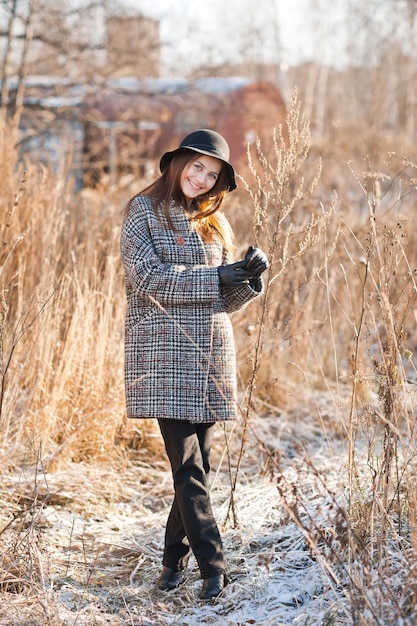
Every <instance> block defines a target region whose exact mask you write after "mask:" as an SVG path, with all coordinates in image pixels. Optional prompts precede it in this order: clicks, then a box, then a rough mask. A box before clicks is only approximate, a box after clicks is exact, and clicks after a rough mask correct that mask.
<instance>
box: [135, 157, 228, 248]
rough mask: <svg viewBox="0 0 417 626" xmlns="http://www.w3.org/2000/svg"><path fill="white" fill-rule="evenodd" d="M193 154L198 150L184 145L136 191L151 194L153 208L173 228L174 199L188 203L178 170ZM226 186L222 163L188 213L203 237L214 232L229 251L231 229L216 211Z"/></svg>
mask: <svg viewBox="0 0 417 626" xmlns="http://www.w3.org/2000/svg"><path fill="white" fill-rule="evenodd" d="M196 158H198V153H197V152H194V151H193V150H188V149H184V150H183V151H180V152H178V153H177V154H175V155H174V156H173V158H172V159H171V161H170V163H169V165H168V167H167V169H166V170H165V171H164V172H163V173H162V175H161V176H160V177H159V178H157V179H156V180H155V181H154V182H153V183H151V184H150V185H149V186H148V187H146V188H145V189H143V190H142V191H140V192H139V193H138V194H137V195H139V196H148V197H149V198H151V200H152V203H153V206H154V209H155V211H156V212H157V213H158V212H160V213H162V214H163V215H164V216H165V218H166V220H167V222H168V224H169V225H170V227H171V228H172V230H175V227H174V225H173V222H172V218H171V209H172V205H173V203H174V206H183V207H187V204H188V201H187V198H186V197H185V196H184V194H183V192H182V189H181V174H182V172H183V170H184V168H185V167H187V165H188V164H189V163H191V162H192V161H195V160H196ZM228 190H229V179H228V176H227V172H226V170H225V167H222V168H221V170H220V173H219V176H218V177H217V180H216V183H215V185H214V186H213V187H212V189H210V191H209V192H208V193H207V194H203V195H201V196H199V197H198V199H196V200H194V201H193V202H192V208H193V209H194V210H195V213H194V214H193V215H192V216H191V220H192V221H193V223H194V226H195V228H196V230H197V231H198V233H199V234H200V236H201V237H202V238H203V240H204V241H212V240H213V238H214V236H215V233H217V235H218V236H219V237H220V239H221V240H222V242H223V244H224V245H225V247H226V249H227V250H228V251H229V252H232V251H233V233H232V230H231V228H230V225H229V222H228V221H227V220H226V218H225V217H224V216H223V215H221V214H219V215H216V213H217V211H218V210H219V209H220V206H221V204H222V202H223V199H224V197H225V196H226V194H227V192H228ZM135 197H136V196H135ZM132 199H133V198H132ZM130 204H131V201H130V202H129V203H128V205H127V212H128V211H129V209H130Z"/></svg>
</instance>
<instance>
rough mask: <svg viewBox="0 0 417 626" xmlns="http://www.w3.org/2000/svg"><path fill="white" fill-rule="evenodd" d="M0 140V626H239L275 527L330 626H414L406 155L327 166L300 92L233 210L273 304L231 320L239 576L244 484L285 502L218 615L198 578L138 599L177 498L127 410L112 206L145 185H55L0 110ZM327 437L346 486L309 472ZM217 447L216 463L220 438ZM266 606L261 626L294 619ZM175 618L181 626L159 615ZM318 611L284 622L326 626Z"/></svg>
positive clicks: (228, 495)
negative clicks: (258, 259) (316, 574)
mask: <svg viewBox="0 0 417 626" xmlns="http://www.w3.org/2000/svg"><path fill="white" fill-rule="evenodd" d="M0 134H1V136H0V162H1V164H2V168H1V172H2V174H1V177H2V184H1V192H0V203H1V209H2V214H3V215H4V216H5V219H4V220H3V221H2V223H1V225H0V232H1V251H0V290H1V297H0V383H1V387H0V394H1V396H0V420H1V422H0V423H1V426H0V427H1V441H2V444H1V450H0V457H1V460H2V462H3V468H4V475H3V482H2V485H1V486H0V498H1V504H2V509H1V510H2V514H1V530H0V533H1V534H0V541H1V545H2V549H1V557H0V595H1V597H2V600H3V603H2V609H1V611H0V623H4V624H6V623H7V624H16V625H17V624H26V625H29V624H33V626H35V625H36V626H37V625H38V624H51V625H53V624H58V623H59V624H71V625H72V624H74V625H75V624H84V623H85V624H96V623H97V624H99V623H100V624H101V623H103V624H104V623H112V624H119V623H123V624H148V623H149V624H150V623H152V624H168V623H181V624H194V623H195V624H197V623H212V622H211V621H210V619H212V617H213V616H214V618H215V619H217V622H216V623H224V624H228V623H233V622H230V621H228V620H229V617H230V619H232V620H233V615H235V616H237V615H240V616H241V617H239V619H241V620H242V623H248V624H249V623H263V624H267V623H268V622H267V621H265V620H266V619H267V618H266V617H263V618H262V619H263V620H264V621H263V622H256V621H250V620H251V619H252V618H251V617H250V615H249V614H248V613H247V612H246V613H245V611H244V610H243V608H242V606H243V604H242V602H243V600H242V598H243V597H245V598H246V596H247V592H248V589H250V592H249V593H250V594H252V595H251V598H250V600H251V601H253V600H254V598H256V597H257V594H258V596H259V595H261V596H262V593H261V591H262V584H264V585H266V584H267V582H266V581H267V580H269V579H268V576H267V574H266V573H265V572H268V571H270V572H273V573H274V576H275V575H276V578H274V581H275V583H274V584H278V583H277V581H278V580H280V579H279V575H280V574H279V571H280V570H279V568H280V567H281V565H282V563H280V561H279V556H277V553H276V551H275V548H274V545H273V544H274V541H278V539H277V537H276V534H274V533H278V532H281V531H282V532H284V529H285V532H286V533H288V532H289V533H290V534H291V533H292V535H291V536H292V537H293V538H294V541H295V542H297V541H301V540H302V541H303V542H304V543H303V546H304V547H303V550H304V552H305V555H306V554H308V555H309V556H308V558H309V559H311V560H308V564H306V566H305V567H306V571H307V569H308V568H309V567H310V566H312V563H314V564H317V567H318V570H317V571H320V572H322V576H323V577H324V578H323V579H322V581H321V583H320V584H323V585H324V583H323V581H325V585H327V587H326V589H327V591H326V590H325V589H324V587H323V589H322V591H321V596H320V597H321V598H322V600H323V606H325V608H324V609H323V612H322V613H320V612H317V611H315V609H313V612H314V615H315V616H316V617H317V615H321V618H320V619H322V622H321V623H322V624H328V626H330V625H331V624H350V623H351V624H355V625H362V624H363V625H365V624H373V623H376V624H384V625H385V624H397V623H399V620H402V623H404V624H411V623H413V618H414V617H415V596H416V591H415V590H416V586H417V578H416V572H415V565H414V564H415V550H416V542H417V539H416V529H415V523H416V515H415V506H416V499H417V494H416V489H415V485H414V483H415V479H414V476H415V464H416V459H415V448H416V445H415V444H416V441H415V430H414V422H415V406H416V400H415V383H416V380H417V378H416V376H415V363H414V356H413V354H414V351H415V347H416V341H417V337H416V332H415V321H416V317H415V315H416V314H415V310H416V307H415V304H416V303H415V298H416V293H417V290H416V281H415V275H416V274H415V272H416V268H417V245H416V243H417V242H416V234H415V228H414V219H415V218H414V211H415V209H414V202H415V192H416V180H417V177H416V165H415V164H414V163H412V162H410V161H409V160H407V159H403V158H401V157H399V156H397V155H395V154H392V153H391V154H389V155H386V156H385V155H384V157H382V156H381V157H380V159H379V161H378V163H370V162H369V161H368V160H366V159H365V160H363V162H361V161H359V160H358V159H357V160H356V162H351V163H350V164H349V165H343V164H342V161H341V160H340V168H339V171H338V172H337V173H335V168H334V164H333V166H332V168H329V169H331V172H330V174H329V172H328V170H327V169H326V163H328V161H327V156H326V159H325V160H324V162H323V167H322V165H321V163H320V160H319V159H318V158H316V157H314V152H315V150H316V149H315V148H314V149H312V148H311V138H310V133H309V128H308V123H307V122H306V120H305V119H304V118H303V116H302V113H301V107H300V103H299V101H298V99H297V97H296V95H294V98H293V101H292V105H291V109H290V112H289V117H288V127H287V128H286V129H285V131H284V136H285V140H284V139H283V136H282V135H281V134H280V132H279V130H278V129H277V130H276V133H275V135H274V150H273V152H272V154H271V153H268V155H265V154H264V153H263V146H262V145H260V144H258V146H257V148H256V153H251V155H250V164H251V168H252V174H251V178H250V179H248V180H246V181H242V183H241V185H240V189H241V191H240V195H239V196H238V197H236V199H233V198H232V197H231V198H230V203H229V205H228V207H227V209H226V210H227V214H228V215H229V216H230V218H231V221H232V222H233V225H234V229H235V231H236V233H237V244H238V249H239V251H240V250H242V251H243V250H244V249H245V248H246V246H247V245H248V244H249V243H252V239H253V237H254V238H255V239H256V240H257V242H258V243H259V245H260V246H261V247H263V248H264V249H265V250H266V251H267V252H268V255H269V258H270V260H271V264H272V268H271V270H270V272H269V274H268V280H267V288H266V292H265V297H264V298H263V299H262V301H260V302H258V303H257V304H254V305H251V307H249V309H247V310H246V311H244V312H241V313H239V314H237V315H235V317H234V326H235V333H236V343H237V347H238V366H239V380H240V387H241V392H242V419H241V420H239V422H238V424H237V425H236V427H235V429H234V431H233V433H231V434H230V437H229V446H231V448H230V450H229V452H230V459H229V460H230V464H231V470H232V471H231V479H232V480H231V485H229V486H228V485H227V481H226V478H225V477H223V479H224V482H223V487H222V488H218V489H219V491H218V500H217V504H218V506H219V508H220V509H221V511H222V514H224V518H225V519H228V521H229V522H230V521H233V524H232V526H233V528H231V527H227V530H226V532H227V533H228V534H227V542H228V545H229V546H230V550H231V552H232V553H234V554H236V555H237V556H236V561H235V562H234V566H235V569H236V571H238V570H239V562H238V561H239V558H241V563H243V562H244V561H245V559H247V558H248V556H247V555H248V554H249V553H250V550H247V551H246V552H244V551H243V552H242V550H241V548H242V545H246V546H247V545H248V542H249V543H250V541H251V540H250V539H249V538H248V536H247V535H245V532H246V531H245V523H247V518H246V517H245V513H243V512H244V511H245V510H246V509H248V510H249V508H250V507H249V504H250V503H249V502H248V501H247V500H245V498H244V497H243V496H242V485H245V484H246V485H248V494H249V498H252V499H253V501H254V502H255V501H256V502H257V505H256V506H257V510H258V512H259V511H260V510H261V509H262V503H259V501H258V500H256V486H257V485H258V487H259V489H264V487H265V481H266V476H268V477H269V479H270V480H271V481H272V482H271V483H269V488H272V489H273V490H274V494H275V498H276V502H275V503H274V504H271V502H272V497H271V495H270V491H268V490H266V487H265V490H266V491H262V493H263V494H265V498H267V499H266V503H267V504H266V509H267V510H268V511H265V515H266V517H267V518H268V520H267V523H265V524H264V525H263V526H262V531H260V535H259V536H258V537H257V539H256V542H257V543H256V542H255V543H256V545H257V546H258V548H256V547H254V548H253V555H254V556H253V560H252V561H250V563H249V565H248V569H247V570H245V572H246V573H245V574H244V584H243V583H242V584H240V583H239V576H238V577H237V579H236V584H235V585H234V586H233V588H232V589H231V591H230V593H229V595H228V598H229V600H227V601H226V602H225V604H224V605H222V606H223V608H217V609H213V611H214V613H213V611H212V613H211V614H210V612H209V611H207V610H206V609H202V607H201V606H199V605H198V603H197V604H196V601H195V597H194V595H193V594H194V591H195V588H196V586H197V584H198V583H197V580H196V579H195V580H194V582H193V583H192V584H191V587H190V589H189V590H188V591H187V590H184V593H183V594H182V595H180V596H178V597H177V596H175V597H174V596H173V597H172V598H171V597H169V599H166V598H163V597H160V596H158V597H155V596H154V595H153V592H152V593H151V592H150V589H151V584H152V580H153V578H154V576H155V574H156V572H157V569H158V567H159V558H160V534H161V532H162V526H163V522H164V514H165V510H166V508H167V506H168V504H169V499H170V489H171V487H170V484H168V482H167V480H168V479H167V467H166V463H165V461H164V460H163V459H164V457H163V454H162V447H161V442H160V439H159V437H158V436H157V435H156V433H155V426H154V424H153V423H152V422H150V423H147V422H141V423H140V424H134V423H127V421H126V420H125V414H124V397H123V320H124V307H125V302H124V289H123V276H122V268H121V263H120V260H119V251H118V238H119V232H120V223H121V211H122V207H123V204H124V202H125V201H126V199H127V197H128V196H129V195H130V194H131V193H133V192H134V191H136V189H137V188H140V185H138V187H137V188H136V189H135V190H129V189H125V190H121V189H119V190H117V189H116V190H114V189H113V190H111V189H107V188H104V187H103V188H102V189H97V190H95V191H94V192H90V191H88V190H84V191H83V192H81V193H79V194H76V193H74V190H73V189H72V187H71V180H70V179H69V178H67V177H66V176H64V175H63V174H62V173H61V174H57V173H54V172H53V171H52V169H51V168H50V167H48V166H46V165H44V166H41V165H39V164H36V163H34V162H30V161H29V160H28V161H25V162H19V159H18V154H17V148H16V145H17V129H16V124H14V123H13V122H11V123H10V122H9V123H7V124H6V123H5V122H4V120H3V121H2V123H1V128H0ZM355 156H356V155H355ZM349 158H350V155H343V159H344V160H345V161H347V160H348V159H349ZM62 171H64V172H65V171H66V168H65V165H64V166H63V170H62ZM336 175H337V177H338V179H337V185H335V186H337V188H338V194H337V196H336V195H334V194H333V193H332V186H333V185H332V184H331V183H330V177H331V180H332V181H334V179H335V176H336ZM245 189H246V190H245ZM252 233H253V235H252ZM261 416H263V418H262V417H261ZM271 417H273V419H271ZM300 432H304V434H305V433H306V432H308V433H309V434H308V436H307V443H309V445H308V446H307V447H306V436H304V437H303V438H302V442H300V441H298V443H297V440H298V437H299V434H300ZM311 442H314V446H313V447H311V445H310V443H311ZM321 446H322V447H324V449H325V450H327V451H329V454H330V451H331V450H332V449H333V447H334V446H338V447H339V453H338V456H337V457H332V458H333V461H334V463H336V465H338V468H337V469H338V471H339V474H338V477H337V479H336V477H335V476H333V475H332V478H331V480H330V478H329V476H330V468H327V469H326V467H327V466H326V464H325V463H323V459H322V458H321V457H320V455H319V457H320V460H319V461H317V458H318V457H317V456H315V455H317V451H318V448H320V447H321ZM215 453H216V455H217V460H218V463H219V466H220V467H221V468H224V467H225V465H227V456H228V453H227V450H226V448H225V444H224V441H223V440H222V439H219V441H218V442H217V447H216V450H215ZM296 468H298V469H297V471H296ZM331 469H332V470H333V469H336V468H334V467H332V468H331ZM219 471H220V470H219ZM221 471H222V470H221ZM326 472H327V473H326ZM252 474H253V476H252ZM138 476H139V481H138ZM303 477H304V478H306V480H307V482H308V485H309V488H308V489H303V488H302V483H301V482H300V481H301V480H303ZM307 477H308V478H307ZM267 492H268V496H266V493H267ZM270 497H271V499H269V498H270ZM312 502H314V505H312V504H311V503H312ZM132 503H134V504H132ZM132 506H133V509H134V515H133V513H132V517H129V519H127V518H126V517H123V511H124V510H125V507H129V510H131V507H132ZM268 507H269V509H268ZM253 510H254V509H251V512H252V514H253ZM231 511H233V519H232V520H231V518H230V513H231ZM248 515H249V513H248ZM95 518H97V519H101V520H102V524H101V526H100V524H98V525H95V524H94V519H95ZM138 519H140V520H142V521H140V522H139V526H140V525H141V524H142V525H143V529H142V530H143V532H142V531H140V530H139V529H138V521H137V520H138ZM52 520H53V521H52ZM71 520H73V521H71ZM74 520H77V522H76V523H77V524H79V527H77V528H75V526H74V528H72V527H71V524H72V523H74V524H75V521H74ZM103 520H107V521H106V524H105V523H104V521H103ZM242 520H243V522H242ZM273 520H275V521H273ZM59 524H62V525H63V526H62V528H65V530H64V531H63V532H62V533H61V534H60V533H58V534H57V538H56V542H55V543H54V545H53V549H52V548H51V547H50V544H48V541H49V542H50V541H51V539H50V537H51V536H52V535H51V533H52V531H53V532H54V533H56V531H57V528H58V526H59ZM83 524H84V529H83ZM112 524H113V525H114V528H115V529H116V527H117V530H114V529H113V530H112ZM57 525H58V526H57ZM104 527H105V528H106V530H105V532H106V533H108V537H104V536H102V535H101V533H102V532H104V531H103V529H104ZM290 528H291V531H289V530H288V529H290ZM155 529H158V533H159V534H158V537H159V538H158V540H156V539H155V537H154V533H155ZM120 533H122V535H123V537H124V540H123V541H122V545H120ZM268 533H269V535H268ZM127 535H129V537H127ZM261 536H262V537H263V539H262V538H261ZM138 537H140V545H138V541H139V539H138ZM47 538H49V539H48V541H47V540H46V539H47ZM130 539H132V542H130ZM240 541H243V544H242V543H241V544H239V542H240ZM245 542H246V544H245ZM263 542H264V543H263ZM255 543H254V544H253V546H255ZM48 545H49V547H48ZM291 545H292V544H291ZM239 546H240V547H239ZM262 546H263V547H262ZM238 557H239V558H238ZM233 558H234V557H233ZM255 558H256V559H257V561H256V562H255ZM306 558H307V557H306ZM259 563H261V565H262V567H260V566H259ZM306 563H307V561H306ZM287 565H288V564H287ZM314 566H315V565H314ZM251 569H252V570H253V571H256V572H257V576H258V579H257V582H256V580H255V578H256V577H255V578H253V579H252V578H251V575H250V572H251ZM315 571H316V570H315ZM261 578H262V581H263V582H262V581H261ZM127 581H129V586H128V588H125V587H124V586H125V585H126V584H127ZM260 581H261V582H260ZM298 583H299V584H301V583H300V581H298ZM256 584H258V587H257V588H256ZM268 584H269V583H268ZM317 584H319V583H317ZM271 588H272V587H271ZM279 589H280V592H281V591H282V588H281V587H279ZM268 593H269V592H268ZM309 593H310V592H309ZM140 594H145V596H146V603H144V600H143V598H142V596H141V600H140V602H139V599H138V598H139V596H140ZM146 594H148V595H149V594H150V595H149V597H148V595H146ZM190 594H191V595H190ZM245 594H246V595H245ZM326 594H327V595H326ZM329 594H330V595H329ZM312 595H314V594H313V593H312ZM330 596H331V601H330V600H329V598H330ZM266 597H267V596H264V599H265V598H266ZM271 597H272V596H271V595H269V596H268V598H269V599H268V602H267V605H268V606H269V610H270V613H271V611H272V613H271V616H272V615H275V617H271V619H275V620H276V621H275V622H271V624H272V623H274V624H277V623H281V622H280V621H277V620H281V621H282V623H285V622H284V617H281V616H282V615H284V616H285V613H282V611H283V609H282V606H281V604H280V602H278V601H276V602H275V604H274V602H273V601H272V600H271ZM311 601H312V600H311ZM141 602H142V604H141ZM265 602H266V600H265ZM299 602H300V601H299ZM332 602H336V603H339V604H340V606H341V607H342V608H341V609H340V607H339V610H335V609H334V608H332ZM278 604H279V606H278ZM141 606H142V608H143V611H145V613H144V615H142V617H141V609H140V607H141ZM259 606H260V605H256V607H257V608H256V611H255V614H256V615H258V616H259V615H260V613H259V611H260V609H259ZM291 606H292V605H291ZM190 607H191V608H190ZM194 609H195V611H196V612H195V614H194V613H193V614H192V615H191V613H190V611H191V612H192V611H194ZM241 609H242V612H241V613H239V611H240V610H241ZM254 610H255V609H254ZM291 610H292V609H291ZM297 610H298V609H297ZM175 611H177V612H178V611H180V612H181V615H183V621H182V622H181V621H179V622H174V621H169V620H170V619H171V617H172V613H173V612H175ZM221 611H223V613H221ZM274 611H276V613H274ZM288 611H289V609H288ZM294 611H295V609H294ZM203 614H204V615H203ZM288 614H289V613H288ZM210 615H211V617H210ZM295 615H296V614H295V613H294V616H295ZM297 615H298V617H297V619H298V620H300V619H301V618H300V617H299V616H300V615H301V613H297ZM312 615H313V614H311V616H310V617H306V620H305V622H301V621H298V622H297V623H305V624H316V623H317V624H318V623H319V622H318V621H317V622H315V621H314V618H313V617H312ZM228 616H229V617H228ZM203 619H204V620H207V621H205V622H204V621H202V620H203ZM256 619H258V618H255V620H256ZM294 619H295V617H294ZM317 619H318V618H317ZM2 620H3V621H2ZM141 620H142V621H141ZM186 620H188V621H186ZM193 620H195V621H193ZM221 620H224V621H223V622H222V621H221ZM244 620H246V621H244ZM248 620H249V621H248ZM309 620H310V621H309ZM294 623H295V622H294Z"/></svg>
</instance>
